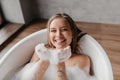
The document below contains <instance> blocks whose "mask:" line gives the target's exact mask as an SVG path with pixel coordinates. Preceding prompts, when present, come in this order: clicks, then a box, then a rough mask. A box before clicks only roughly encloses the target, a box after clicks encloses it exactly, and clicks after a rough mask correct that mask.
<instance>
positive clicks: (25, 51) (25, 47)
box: [0, 29, 113, 80]
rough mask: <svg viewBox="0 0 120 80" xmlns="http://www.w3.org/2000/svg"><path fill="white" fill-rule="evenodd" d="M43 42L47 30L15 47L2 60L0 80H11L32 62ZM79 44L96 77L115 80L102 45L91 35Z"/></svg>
mask: <svg viewBox="0 0 120 80" xmlns="http://www.w3.org/2000/svg"><path fill="white" fill-rule="evenodd" d="M33 39H34V42H33ZM41 42H42V43H46V42H47V30H46V29H43V30H40V31H38V32H35V33H33V34H31V35H29V36H27V37H25V38H24V39H22V40H21V41H19V42H18V43H17V44H16V45H14V46H13V47H12V48H11V49H10V50H9V51H8V52H7V53H6V54H5V55H4V56H3V57H2V58H1V60H0V80H10V78H11V77H12V76H13V75H14V74H15V73H16V71H18V70H19V69H20V68H21V67H22V66H23V65H25V64H26V63H27V62H28V61H29V60H30V58H31V56H32V54H33V52H34V47H35V46H36V45H37V44H39V43H41ZM79 44H80V47H81V49H82V53H84V54H86V55H88V56H89V57H90V58H91V61H92V63H93V71H94V76H96V77H97V78H98V79H99V80H113V73H112V68H111V64H110V61H109V58H108V56H107V55H106V53H105V51H104V49H103V48H102V47H101V46H100V44H99V43H98V42H97V41H96V40H95V39H94V38H92V37H91V36H90V35H85V36H83V37H82V38H81V40H80V41H79ZM101 65H102V66H101Z"/></svg>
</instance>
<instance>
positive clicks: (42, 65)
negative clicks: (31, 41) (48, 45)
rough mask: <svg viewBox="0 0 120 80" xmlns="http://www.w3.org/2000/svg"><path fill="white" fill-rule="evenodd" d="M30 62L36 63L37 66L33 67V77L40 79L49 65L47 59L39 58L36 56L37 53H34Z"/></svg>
mask: <svg viewBox="0 0 120 80" xmlns="http://www.w3.org/2000/svg"><path fill="white" fill-rule="evenodd" d="M30 62H36V63H37V67H35V68H37V71H36V76H35V79H36V80H42V77H43V75H44V73H45V71H46V70H47V68H48V66H49V61H47V60H46V61H45V60H40V58H39V57H38V56H37V54H36V53H34V54H33V56H32V58H31V61H30Z"/></svg>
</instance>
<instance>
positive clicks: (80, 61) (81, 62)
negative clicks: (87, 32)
mask: <svg viewBox="0 0 120 80" xmlns="http://www.w3.org/2000/svg"><path fill="white" fill-rule="evenodd" d="M70 60H71V61H72V62H73V63H74V64H75V65H77V66H79V67H81V68H82V67H85V66H87V65H89V64H90V59H89V57H88V56H87V55H83V54H73V56H72V57H71V58H70Z"/></svg>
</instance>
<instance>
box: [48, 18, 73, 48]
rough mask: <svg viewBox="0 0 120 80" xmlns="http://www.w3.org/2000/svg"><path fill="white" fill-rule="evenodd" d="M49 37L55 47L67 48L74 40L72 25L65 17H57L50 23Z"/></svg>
mask: <svg viewBox="0 0 120 80" xmlns="http://www.w3.org/2000/svg"><path fill="white" fill-rule="evenodd" d="M49 28H50V31H49V39H50V42H51V43H52V44H53V46H55V48H65V47H67V46H69V45H70V43H71V41H72V31H71V29H70V25H69V23H68V22H67V20H66V19H64V18H56V19H54V20H53V21H52V22H51V24H50V25H49Z"/></svg>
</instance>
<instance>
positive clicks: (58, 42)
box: [55, 39, 66, 45]
mask: <svg viewBox="0 0 120 80" xmlns="http://www.w3.org/2000/svg"><path fill="white" fill-rule="evenodd" d="M65 41H66V40H65V39H56V40H55V43H56V44H58V45H61V44H63V43H64V42H65Z"/></svg>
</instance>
